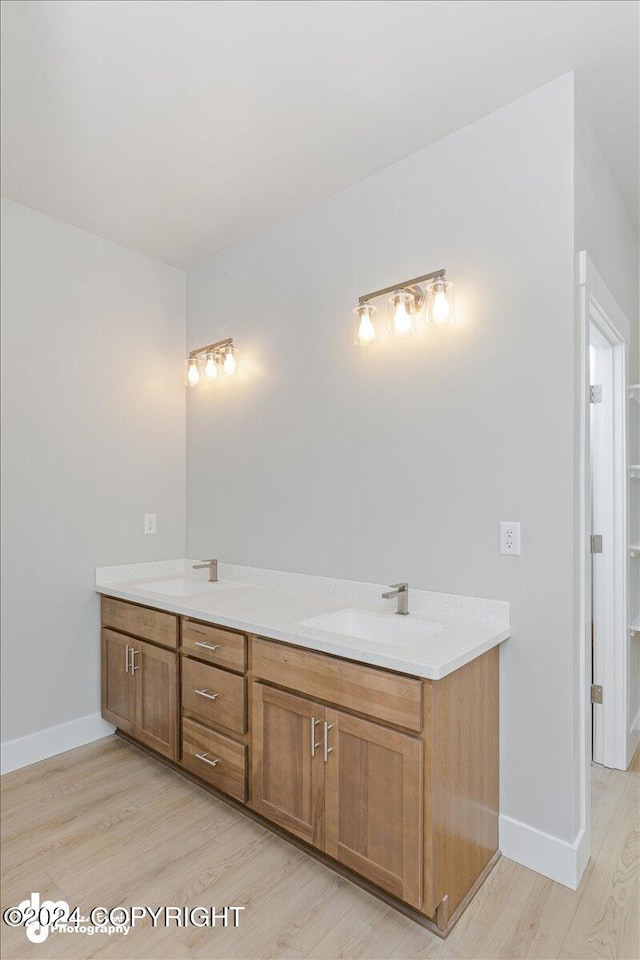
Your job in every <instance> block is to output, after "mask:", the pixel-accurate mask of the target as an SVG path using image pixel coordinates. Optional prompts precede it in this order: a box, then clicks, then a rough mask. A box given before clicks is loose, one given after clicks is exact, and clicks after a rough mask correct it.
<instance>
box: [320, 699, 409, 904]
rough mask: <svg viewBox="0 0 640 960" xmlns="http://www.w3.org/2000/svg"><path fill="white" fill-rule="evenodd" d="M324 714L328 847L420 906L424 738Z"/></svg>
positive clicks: (335, 713) (333, 712)
mask: <svg viewBox="0 0 640 960" xmlns="http://www.w3.org/2000/svg"><path fill="white" fill-rule="evenodd" d="M325 720H326V723H327V740H328V744H329V745H330V746H329V748H328V749H330V750H331V751H332V752H331V753H329V755H328V758H327V763H326V766H325V843H324V849H325V852H326V853H328V854H329V856H331V857H333V858H334V859H335V860H338V861H339V862H340V863H343V864H344V865H345V866H346V867H350V868H351V869H352V870H355V871H356V873H359V874H360V875H361V876H363V877H366V878H367V879H368V880H371V881H372V883H375V884H376V885H377V886H378V887H382V889H383V890H388V891H389V893H392V894H393V895H394V896H396V897H398V898H399V899H400V900H404V901H405V902H406V903H410V904H412V905H413V906H415V907H420V906H421V896H422V891H421V877H422V804H423V799H422V798H423V787H422V783H423V779H422V741H421V740H419V739H418V738H417V737H412V736H409V735H407V734H405V733H399V732H398V731H397V730H389V729H388V728H387V727H383V726H381V725H380V724H378V723H372V722H371V721H369V720H361V719H360V718H358V717H352V716H349V714H346V713H339V712H338V711H336V710H327V711H326V718H325Z"/></svg>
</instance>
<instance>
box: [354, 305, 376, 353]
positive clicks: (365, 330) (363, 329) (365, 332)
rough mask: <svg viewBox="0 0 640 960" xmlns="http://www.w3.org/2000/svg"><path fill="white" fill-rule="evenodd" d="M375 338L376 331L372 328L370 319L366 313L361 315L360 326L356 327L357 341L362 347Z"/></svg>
mask: <svg viewBox="0 0 640 960" xmlns="http://www.w3.org/2000/svg"><path fill="white" fill-rule="evenodd" d="M375 336H376V331H375V330H374V328H373V324H372V322H371V317H370V316H369V314H368V313H363V314H362V317H361V319H360V326H359V327H358V340H359V341H360V343H361V344H362V346H363V347H364V346H366V345H367V344H368V343H371V341H372V340H375Z"/></svg>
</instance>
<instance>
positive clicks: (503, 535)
mask: <svg viewBox="0 0 640 960" xmlns="http://www.w3.org/2000/svg"><path fill="white" fill-rule="evenodd" d="M500 553H502V554H504V555H505V556H510V557H519V556H520V524H519V523H518V521H517V520H501V521H500Z"/></svg>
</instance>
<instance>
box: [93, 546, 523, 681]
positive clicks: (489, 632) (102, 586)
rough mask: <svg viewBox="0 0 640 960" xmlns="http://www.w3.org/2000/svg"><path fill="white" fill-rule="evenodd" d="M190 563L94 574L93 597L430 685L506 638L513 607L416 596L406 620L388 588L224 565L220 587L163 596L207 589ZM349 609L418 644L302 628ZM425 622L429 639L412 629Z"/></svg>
mask: <svg viewBox="0 0 640 960" xmlns="http://www.w3.org/2000/svg"><path fill="white" fill-rule="evenodd" d="M191 565H192V561H188V560H175V561H160V562H155V563H152V564H134V565H131V566H127V567H102V568H98V570H97V571H96V590H97V592H98V593H101V594H104V595H106V596H110V597H116V598H118V599H120V600H129V601H131V602H133V603H139V604H143V605H146V606H149V607H154V608H156V609H159V610H166V611H168V612H170V613H176V614H180V615H183V616H187V617H191V618H193V619H195V620H203V621H206V622H208V623H215V624H219V625H220V626H223V627H230V628H231V629H234V630H242V631H245V632H247V633H252V634H258V635H259V636H264V637H269V638H272V639H274V640H282V641H285V642H286V643H292V644H296V645H297V646H300V647H305V648H307V649H310V650H319V651H322V652H324V653H330V654H334V655H335V656H339V657H346V658H348V659H349V660H355V661H360V662H362V663H369V664H373V665H375V666H380V667H386V668H388V669H390V670H397V671H400V672H402V673H408V674H412V675H414V676H419V677H425V678H427V679H429V680H439V679H441V678H442V677H445V676H446V675H447V674H449V673H452V672H453V671H454V670H457V669H458V668H459V667H462V666H464V664H465V663H468V662H469V661H470V660H473V659H475V658H476V657H478V656H480V655H481V654H483V653H485V652H486V651H487V650H490V649H491V648H492V647H495V646H496V645H497V644H499V643H501V642H502V641H503V640H506V639H507V638H508V637H509V636H510V628H509V604H508V603H505V602H503V601H491V600H481V599H477V598H473V597H457V596H453V595H451V594H439V593H429V592H428V591H422V590H411V589H410V592H409V610H410V614H409V617H407V618H404V617H399V616H397V615H396V613H395V610H396V602H395V600H382V599H381V598H380V594H381V593H382V591H383V590H386V589H388V587H385V586H384V585H380V584H370V583H359V582H356V581H345V580H333V579H330V578H321V577H310V576H304V575H298V574H288V573H281V572H279V571H270V570H258V569H256V568H250V567H238V566H231V565H228V564H220V566H219V576H220V580H219V582H218V583H217V584H212V585H211V586H209V584H206V586H205V587H204V589H206V590H207V591H208V592H207V594H206V595H191V596H187V595H184V596H180V595H167V594H165V593H162V592H161V590H162V588H163V586H165V584H166V586H171V584H173V583H174V582H175V581H176V578H179V579H180V580H181V581H184V580H185V579H189V580H191V579H192V580H193V581H194V587H193V589H194V590H195V591H197V590H199V589H201V588H203V583H204V582H205V581H206V578H207V574H206V571H203V572H194V571H192V569H191ZM181 585H182V586H183V584H181ZM187 587H188V585H187ZM345 609H351V610H357V611H368V612H369V613H373V614H376V615H378V616H379V617H380V618H383V619H384V620H385V622H386V618H392V619H393V621H395V623H394V624H393V626H397V632H399V633H402V624H400V623H398V621H405V620H406V622H407V623H408V622H409V621H410V622H411V625H412V626H411V633H412V634H413V635H414V636H413V637H412V638H408V639H407V642H405V641H404V639H403V640H401V641H400V642H385V641H383V642H374V641H372V640H365V639H361V638H359V637H356V636H349V635H347V634H345V633H334V632H331V631H329V630H326V629H319V628H318V627H315V626H309V625H307V624H305V623H304V621H306V620H309V619H311V618H315V617H318V616H320V615H326V614H330V613H333V612H334V611H338V610H345ZM376 622H377V621H376ZM422 622H423V623H424V624H425V635H424V637H422V636H420V635H419V634H420V630H419V629H416V627H417V625H418V624H420V623H422ZM380 625H381V627H382V626H383V624H382V623H381V624H380ZM434 626H435V627H437V630H434ZM382 632H383V633H384V630H382ZM415 634H418V637H417V639H416V637H415Z"/></svg>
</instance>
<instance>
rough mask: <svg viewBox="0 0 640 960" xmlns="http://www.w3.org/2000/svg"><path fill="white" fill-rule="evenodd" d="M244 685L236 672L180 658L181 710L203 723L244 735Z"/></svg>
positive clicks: (245, 699) (245, 722) (245, 718)
mask: <svg viewBox="0 0 640 960" xmlns="http://www.w3.org/2000/svg"><path fill="white" fill-rule="evenodd" d="M246 684H247V681H246V680H245V678H244V677H239V676H237V674H235V673H227V671H226V670H219V669H218V668H217V667H210V666H209V665H208V664H206V663H198V662H197V661H196V660H190V659H189V658H188V657H183V658H182V708H183V710H184V712H185V713H186V714H189V716H191V717H195V718H196V719H197V720H202V721H203V723H207V724H210V725H211V726H214V727H217V726H222V727H226V728H227V729H228V730H231V731H233V732H234V733H246V731H247V708H246V701H247V697H246ZM214 698H215V699H214Z"/></svg>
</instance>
